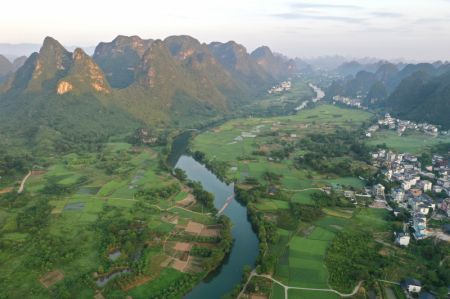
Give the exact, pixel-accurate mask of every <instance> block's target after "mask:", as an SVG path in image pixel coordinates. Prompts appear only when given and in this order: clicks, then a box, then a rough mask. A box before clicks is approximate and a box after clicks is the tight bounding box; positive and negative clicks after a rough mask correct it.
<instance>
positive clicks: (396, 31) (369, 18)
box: [0, 0, 450, 61]
mask: <svg viewBox="0 0 450 299" xmlns="http://www.w3.org/2000/svg"><path fill="white" fill-rule="evenodd" d="M2 2H3V3H2V5H1V7H2V13H1V18H0V43H41V42H42V40H43V39H44V37H45V36H52V37H54V38H56V39H57V40H59V41H60V42H61V43H63V44H64V45H67V46H73V45H76V46H95V45H96V44H98V43H99V42H100V41H111V40H112V39H114V37H115V36H117V35H119V34H123V35H139V36H140V37H142V38H161V39H162V38H164V37H167V36H169V35H180V34H188V35H191V36H194V37H195V38H197V39H199V40H200V41H202V42H211V41H228V40H235V41H237V42H239V43H241V44H243V45H244V46H246V47H247V48H248V49H249V50H253V49H254V48H256V47H258V46H260V45H267V46H269V47H270V48H271V49H272V50H274V51H276V52H280V53H283V54H285V55H288V56H290V57H315V56H321V55H334V54H338V55H344V56H348V57H378V58H384V59H397V58H404V59H407V60H418V61H425V60H426V61H430V60H450V0H304V1H303V0H302V1H295V0H292V1H289V0H287V1H285V0H226V1H223V0H222V1H216V0H165V1H160V0H157V1H155V0H126V1H124V0H121V1H117V0H109V1H106V0H76V1H55V0H39V1H35V0H7V1H2Z"/></svg>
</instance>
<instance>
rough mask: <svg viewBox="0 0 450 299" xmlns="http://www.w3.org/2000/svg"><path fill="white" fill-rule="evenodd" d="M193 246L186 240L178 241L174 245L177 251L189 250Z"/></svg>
mask: <svg viewBox="0 0 450 299" xmlns="http://www.w3.org/2000/svg"><path fill="white" fill-rule="evenodd" d="M191 248H192V244H190V243H186V242H177V243H175V246H173V249H174V250H177V251H189V250H191Z"/></svg>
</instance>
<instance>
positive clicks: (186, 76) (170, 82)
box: [0, 36, 295, 150]
mask: <svg viewBox="0 0 450 299" xmlns="http://www.w3.org/2000/svg"><path fill="white" fill-rule="evenodd" d="M0 58H1V57H0ZM3 60H4V59H3ZM3 60H2V64H1V65H2V69H5V71H4V72H3V73H4V74H5V75H4V80H6V82H4V84H3V85H2V86H1V87H0V117H1V119H2V122H1V124H0V130H1V132H3V133H4V134H5V136H7V137H6V138H4V140H2V141H1V142H2V143H3V144H5V143H6V144H8V143H14V142H15V141H17V140H20V139H21V140H26V143H27V144H29V145H33V144H39V146H41V147H43V148H44V149H48V150H52V149H55V148H58V149H62V148H65V147H67V144H71V143H77V144H82V143H83V141H85V142H87V143H91V142H94V143H95V142H97V141H98V140H104V139H105V138H107V137H108V136H110V135H111V134H121V133H125V132H130V131H131V130H132V129H133V128H136V127H140V126H148V127H153V128H167V127H171V126H173V125H178V126H187V127H189V126H198V125H201V124H202V123H206V122H208V121H210V120H213V119H215V118H219V117H222V116H224V115H226V114H228V113H233V111H235V110H237V109H239V108H240V107H241V106H242V105H243V104H246V103H249V102H251V101H253V100H255V99H257V98H259V97H260V96H261V95H263V94H264V93H265V92H266V90H267V88H269V87H270V86H272V85H273V84H274V83H277V82H279V81H280V80H283V79H285V78H288V77H289V76H291V75H292V74H294V72H295V68H294V67H293V64H292V62H291V61H288V60H286V59H281V58H278V57H275V56H274V55H273V53H272V52H271V51H270V49H268V48H267V47H264V48H261V49H260V50H258V51H256V52H254V53H253V55H250V54H249V53H248V52H247V50H246V48H245V47H243V46H242V45H239V44H237V43H235V42H228V43H219V42H215V43H211V44H209V45H208V44H202V43H200V42H199V41H198V40H196V39H194V38H192V37H190V36H171V37H168V38H166V39H165V40H153V39H148V40H144V39H141V38H140V37H138V36H118V37H117V38H115V39H114V40H113V41H111V42H103V43H100V44H99V45H98V46H97V48H96V50H95V53H94V55H93V57H90V56H89V55H87V54H86V53H85V52H84V51H83V50H82V49H76V50H75V51H74V52H73V53H72V52H69V51H68V50H67V49H65V48H64V47H63V46H62V45H61V44H60V43H59V42H58V41H57V40H55V39H53V38H51V37H47V38H46V39H45V40H44V43H43V45H42V47H41V49H40V51H39V52H38V53H34V54H32V55H30V57H29V58H28V59H26V61H23V59H22V62H24V63H23V66H21V67H20V68H18V69H17V71H16V70H15V69H14V65H13V64H12V63H10V62H9V61H3ZM3 62H4V63H3ZM3 73H2V74H3ZM6 74H8V76H7V78H6ZM75 141H76V142H75Z"/></svg>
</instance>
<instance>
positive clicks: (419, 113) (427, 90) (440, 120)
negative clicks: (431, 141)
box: [385, 66, 450, 128]
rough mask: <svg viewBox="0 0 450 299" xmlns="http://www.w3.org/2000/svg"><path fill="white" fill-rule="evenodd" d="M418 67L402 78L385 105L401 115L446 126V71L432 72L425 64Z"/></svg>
mask: <svg viewBox="0 0 450 299" xmlns="http://www.w3.org/2000/svg"><path fill="white" fill-rule="evenodd" d="M421 69H422V70H420V71H417V72H415V73H413V74H412V75H410V76H409V77H407V78H405V79H403V80H402V81H401V83H400V84H399V85H398V87H397V88H396V89H395V91H394V92H393V93H392V94H391V95H390V96H389V98H388V99H387V100H386V102H385V105H386V107H387V109H389V110H390V111H391V112H392V113H393V114H395V115H397V116H399V117H401V118H405V119H410V120H416V121H419V122H422V121H427V122H431V123H434V124H440V125H442V126H444V127H445V128H450V117H449V115H450V72H447V73H445V74H443V75H439V76H433V75H432V74H430V73H428V72H427V71H426V70H427V69H428V71H430V69H429V68H428V66H427V67H425V68H421Z"/></svg>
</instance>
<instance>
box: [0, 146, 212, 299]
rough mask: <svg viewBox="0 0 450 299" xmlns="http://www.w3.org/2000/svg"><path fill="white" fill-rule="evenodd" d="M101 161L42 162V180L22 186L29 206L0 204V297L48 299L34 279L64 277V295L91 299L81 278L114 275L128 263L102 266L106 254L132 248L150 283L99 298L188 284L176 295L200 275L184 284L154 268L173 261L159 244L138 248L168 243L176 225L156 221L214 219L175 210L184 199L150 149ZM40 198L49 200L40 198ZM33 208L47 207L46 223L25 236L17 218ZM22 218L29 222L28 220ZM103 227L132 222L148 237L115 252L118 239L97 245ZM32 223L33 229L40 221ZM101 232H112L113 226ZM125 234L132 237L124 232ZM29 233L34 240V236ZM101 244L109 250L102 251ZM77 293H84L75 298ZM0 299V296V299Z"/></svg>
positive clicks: (111, 151)
mask: <svg viewBox="0 0 450 299" xmlns="http://www.w3.org/2000/svg"><path fill="white" fill-rule="evenodd" d="M101 154H102V159H100V160H99V159H98V156H97V155H98V153H92V154H89V153H82V154H74V153H72V154H70V155H66V156H62V157H58V158H57V157H53V158H49V159H48V161H47V162H46V164H48V165H49V166H48V167H47V168H45V169H44V171H43V172H42V173H39V174H36V175H32V176H31V177H30V179H29V180H28V181H27V183H26V186H25V191H26V192H25V193H24V195H23V196H25V198H26V200H27V201H28V202H21V201H20V200H21V196H16V198H15V200H16V201H17V203H14V206H13V207H12V208H11V207H10V206H8V205H6V204H4V202H0V241H1V242H2V244H3V245H4V246H3V247H2V250H1V252H0V261H1V264H2V266H1V267H0V281H2V282H8V283H7V285H5V284H3V283H0V285H1V286H2V289H3V293H5V292H6V293H7V294H8V295H9V296H10V297H11V298H19V297H22V298H27V297H29V295H30V293H29V292H30V290H33V291H32V292H33V298H48V297H49V296H50V295H49V294H50V292H52V293H54V292H55V286H51V287H50V288H49V289H46V288H45V287H44V286H43V285H42V284H41V283H40V282H39V281H38V279H39V278H40V277H42V276H43V275H45V274H46V273H48V272H49V271H54V270H57V271H60V272H61V273H63V275H64V279H63V280H62V283H63V284H65V283H66V282H67V283H68V284H67V286H66V285H65V286H64V287H65V288H68V292H74V291H75V290H76V291H77V296H76V297H77V298H93V296H94V293H95V290H96V288H95V287H86V286H85V285H83V286H81V285H79V283H81V281H80V277H81V276H80V275H87V277H89V280H90V282H89V285H95V284H94V279H93V278H92V277H93V273H94V272H96V271H98V269H102V270H101V271H105V273H108V271H114V270H113V269H114V267H117V266H121V265H127V263H128V262H127V260H126V259H127V258H128V257H127V256H124V257H123V258H122V257H120V258H119V259H118V260H117V262H111V261H109V260H108V259H107V258H106V257H107V256H108V252H110V251H111V250H112V249H114V248H119V249H120V250H121V251H122V250H130V249H129V248H133V246H139V247H137V248H136V250H139V252H140V253H139V255H140V256H141V257H142V258H141V260H142V261H143V263H144V267H143V270H142V274H140V275H141V276H142V277H150V278H151V279H150V280H149V282H148V283H145V284H142V285H140V286H139V287H136V288H131V289H130V291H129V292H123V291H122V290H120V288H117V287H107V288H105V289H103V288H99V290H100V291H102V293H103V295H104V296H105V297H107V298H110V297H117V296H119V297H125V296H126V294H127V293H129V294H131V295H132V296H133V298H148V296H149V294H155V292H160V291H161V292H162V291H165V290H166V289H168V288H170V287H171V285H172V284H173V283H177V281H179V280H183V279H187V278H189V279H190V280H189V281H186V282H184V289H183V288H179V290H180V291H186V288H189V287H190V286H191V285H192V284H194V283H195V281H198V280H199V279H200V278H201V277H202V275H204V273H201V271H200V272H199V270H195V271H194V272H192V273H191V274H192V275H193V276H192V278H191V276H188V275H187V274H186V273H183V272H180V271H179V270H175V269H173V268H171V267H170V266H164V267H163V266H161V263H162V262H163V261H164V260H166V259H167V258H168V257H169V256H170V255H171V254H174V253H173V252H172V251H171V250H167V249H166V250H164V248H163V247H162V246H161V245H160V244H159V245H158V244H156V245H153V246H149V247H148V248H147V247H143V245H142V244H144V242H147V241H152V240H154V239H155V238H156V239H162V238H167V237H168V236H170V235H171V234H172V233H173V231H174V230H175V229H176V225H175V224H172V223H169V222H168V221H163V220H162V217H163V216H164V217H172V219H176V221H177V223H178V224H179V225H181V226H183V225H186V224H187V223H188V222H189V221H196V222H199V223H202V224H205V225H216V224H217V219H215V218H214V217H212V216H209V215H207V214H203V215H202V214H199V213H194V212H190V211H188V210H185V209H180V208H178V207H175V206H174V205H175V203H176V202H177V201H180V200H182V199H184V198H185V197H186V196H188V195H189V192H190V191H189V189H188V188H187V187H186V186H184V185H182V184H181V183H180V182H179V181H177V180H176V179H175V178H173V177H172V176H171V175H170V174H169V173H168V172H166V171H161V169H159V162H158V152H156V151H154V150H152V149H149V148H133V149H132V148H131V145H130V144H126V143H109V144H107V145H106V147H105V148H104V149H103V151H102V153H101ZM171 186H178V188H177V189H174V190H178V191H176V192H175V193H174V194H172V195H171V196H170V197H152V198H148V199H141V198H139V197H137V196H136V192H137V191H139V190H152V189H153V188H156V189H161V188H165V187H171ZM59 188H66V189H59ZM58 190H64V191H58ZM42 192H50V193H45V194H46V195H43V194H42ZM52 192H53V193H52ZM57 192H61V193H57ZM38 200H41V201H45V202H46V203H48V205H49V207H48V215H47V214H45V215H43V216H42V217H48V219H47V220H46V221H47V223H45V225H43V226H42V227H41V228H40V229H39V230H33V228H32V227H31V228H29V229H25V228H23V227H22V226H23V225H21V224H20V223H22V222H24V221H25V220H20V222H19V220H18V218H19V217H22V216H20V215H21V214H22V213H24V211H27V213H33V210H27V209H28V208H29V207H33V206H34V205H36V204H37V201H38ZM166 209H167V210H166ZM28 218H33V214H31V215H30V216H29V217H28ZM21 219H22V218H21ZM104 219H110V221H112V223H114V225H120V224H121V223H122V224H123V223H126V222H127V221H131V223H134V222H136V221H137V223H139V224H140V225H143V226H144V227H145V229H146V230H148V234H149V235H146V236H145V238H147V240H140V241H139V242H141V244H139V243H134V244H133V243H130V244H128V243H125V244H122V245H120V243H117V242H118V240H119V239H120V238H121V233H119V231H118V232H117V233H118V235H116V236H115V237H114V238H112V239H108V241H106V240H103V239H102V236H101V233H100V234H99V232H98V231H97V230H98V227H99V226H101V225H102V221H103V220H104ZM35 221H37V223H40V222H39V219H36V220H35ZM105 228H106V229H111V230H112V231H113V232H114V226H105ZM124 229H131V230H132V228H130V227H123V228H122V230H124ZM36 233H39V234H38V235H37V236H36ZM133 234H138V232H133ZM178 234H179V235H183V234H182V233H181V234H180V232H178ZM169 240H170V239H169ZM47 242H48V243H47ZM101 242H108V243H109V245H108V246H107V247H104V245H101ZM122 246H123V247H122ZM17 248H22V249H21V250H17ZM124 248H126V249H124ZM145 248H147V249H145ZM212 248H214V245H213V247H212ZM203 260H205V261H206V260H207V259H202V258H198V261H197V263H199V265H201V263H202V261H203ZM32 262H33V263H34V264H33V263H32ZM38 262H39V264H37V263H38ZM200 269H201V268H200ZM139 277H140V276H137V277H136V279H139ZM60 284H61V283H60ZM79 289H83V290H84V291H83V292H81V293H80V292H79V291H78V290H79ZM3 293H2V292H0V297H1V294H3ZM53 297H59V295H53Z"/></svg>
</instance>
